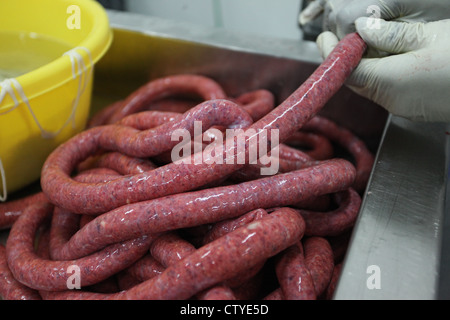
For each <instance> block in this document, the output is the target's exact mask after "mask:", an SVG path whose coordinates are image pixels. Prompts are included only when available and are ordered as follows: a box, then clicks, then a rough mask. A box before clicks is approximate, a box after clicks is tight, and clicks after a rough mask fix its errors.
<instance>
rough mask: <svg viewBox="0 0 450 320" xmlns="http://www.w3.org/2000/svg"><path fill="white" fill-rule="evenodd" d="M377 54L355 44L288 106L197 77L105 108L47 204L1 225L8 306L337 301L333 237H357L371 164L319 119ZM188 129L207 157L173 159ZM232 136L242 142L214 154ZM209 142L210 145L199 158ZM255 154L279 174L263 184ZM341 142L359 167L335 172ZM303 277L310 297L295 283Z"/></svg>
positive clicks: (36, 200) (47, 173) (73, 143)
mask: <svg viewBox="0 0 450 320" xmlns="http://www.w3.org/2000/svg"><path fill="white" fill-rule="evenodd" d="M364 50H365V44H364V42H363V41H362V40H361V38H360V37H359V36H358V35H357V34H350V35H348V36H347V37H346V38H344V39H343V40H342V41H341V42H340V43H339V44H338V45H337V46H336V48H335V49H334V51H333V52H332V53H331V54H330V55H329V57H328V58H327V60H325V61H324V62H323V64H321V65H320V66H319V67H318V68H317V70H316V71H315V72H314V73H313V74H312V75H311V76H310V78H308V80H307V81H306V82H305V83H303V84H302V85H301V86H300V87H299V88H298V89H297V90H296V91H295V92H293V93H292V94H291V96H289V97H288V98H287V99H286V100H285V101H283V102H282V103H281V104H279V105H278V106H275V98H274V96H273V95H272V94H271V93H270V92H269V91H267V90H265V89H261V90H254V91H251V92H246V93H243V94H241V95H240V96H238V97H229V96H227V94H226V92H225V91H224V90H223V89H222V87H221V86H220V85H219V84H218V83H216V82H215V81H214V80H212V79H210V78H207V77H205V76H200V75H186V74H185V75H172V76H169V77H166V78H161V79H156V80H153V81H150V82H149V83H147V84H145V85H143V86H142V87H140V88H139V89H137V90H136V91H135V92H133V93H132V94H131V95H130V96H129V97H127V98H125V99H123V100H121V101H118V102H116V103H114V104H112V105H111V106H109V107H106V108H104V109H103V110H102V111H101V112H99V113H98V114H97V115H95V116H94V117H93V118H92V119H91V121H90V122H89V124H88V128H87V129H86V130H85V131H83V132H82V133H80V134H78V135H76V136H74V137H73V138H72V139H70V140H68V141H67V142H65V143H63V144H61V145H60V146H59V147H58V148H57V149H56V150H54V151H53V152H52V153H51V155H50V156H49V157H48V158H47V160H46V162H45V164H44V166H43V168H42V174H41V187H42V192H40V193H38V194H37V195H32V196H29V197H26V198H24V199H23V200H22V201H19V202H17V203H14V204H10V205H9V204H8V203H6V204H4V205H8V208H7V209H5V210H4V211H6V210H8V212H14V218H10V219H8V220H6V219H4V220H3V221H5V222H4V225H3V227H4V228H10V233H9V236H8V239H7V243H6V250H4V253H2V251H0V254H4V256H5V258H4V259H6V262H7V263H3V265H2V266H1V267H2V270H5V271H2V272H7V275H8V277H10V278H11V279H14V281H15V282H14V283H15V284H16V285H17V286H15V287H14V290H16V291H14V294H9V293H8V294H4V293H3V292H0V293H2V295H3V298H4V299H9V298H11V299H15V298H18V297H22V298H24V299H27V298H29V299H33V298H39V299H230V300H231V299H263V298H265V299H318V298H323V297H331V296H332V292H333V289H334V283H335V281H336V277H337V275H338V272H337V271H336V269H335V268H336V266H335V263H336V261H335V259H334V257H335V256H336V255H337V253H335V252H334V251H333V250H334V249H333V246H331V245H330V243H329V241H328V238H329V237H336V236H339V235H340V234H343V233H347V232H349V230H351V228H352V227H353V224H354V222H355V220H356V217H357V214H358V210H359V206H360V203H361V196H360V193H361V190H363V189H364V187H365V184H366V183H367V179H368V173H370V170H371V166H372V162H373V157H372V155H371V153H370V152H369V150H367V148H365V145H364V143H363V142H362V141H361V140H359V138H358V137H356V136H355V135H353V134H352V133H351V132H350V131H349V130H347V129H345V128H341V127H340V126H339V125H338V124H337V123H334V122H332V121H331V120H330V119H325V118H322V117H320V116H318V115H316V114H317V113H318V112H319V111H320V110H321V109H322V108H323V106H324V105H325V104H326V102H327V101H328V100H329V99H330V98H331V97H332V96H333V95H334V94H335V93H336V92H337V91H338V90H339V88H340V87H341V86H342V85H343V83H344V81H345V79H346V78H347V77H348V76H349V75H350V73H351V72H352V70H353V69H354V68H355V67H356V66H357V64H358V63H359V61H360V59H361V57H362V55H363V53H364ZM199 122H200V123H201V125H202V128H201V131H200V133H199V132H197V131H196V128H197V127H196V124H198V123H199ZM324 123H326V125H324ZM177 130H178V131H180V130H181V131H182V132H187V133H188V134H189V135H190V140H189V142H188V143H189V148H188V149H186V150H189V151H191V149H193V150H194V153H193V154H187V155H184V156H183V157H182V158H180V159H178V160H173V159H171V157H170V156H171V155H172V154H171V152H172V151H173V150H174V147H175V146H177V145H178V144H179V142H180V141H178V140H173V133H174V132H178V131H177ZM228 130H236V132H237V134H236V135H234V136H232V137H227V136H226V138H225V139H223V140H217V139H218V138H219V137H220V136H221V135H222V134H224V133H226V132H227V131H228ZM274 132H276V135H272V134H271V133H274ZM265 133H268V134H267V135H264V134H265ZM199 136H201V137H207V139H206V141H201V143H200V144H195V140H196V138H197V137H199ZM263 138H264V139H263ZM213 140H214V143H213V142H212V141H213ZM217 141H218V142H217ZM254 141H256V142H257V143H258V147H264V148H265V149H266V151H267V155H268V159H270V161H276V163H277V164H278V170H277V171H276V172H273V173H272V174H270V175H264V174H262V173H261V172H262V171H261V169H263V168H267V163H265V162H264V161H262V158H259V156H257V157H255V155H254V154H252V152H251V146H252V143H253V142H254ZM285 142H286V143H285ZM288 143H292V144H290V145H288ZM334 143H338V144H341V145H342V146H343V147H345V148H346V149H347V150H348V153H349V155H350V156H353V160H354V162H353V163H352V162H351V161H350V160H344V159H340V158H333V150H332V149H333V144H334ZM303 145H306V146H308V147H310V149H311V148H312V149H313V150H301V147H299V146H303ZM197 147H200V149H196V148H197ZM277 148H279V153H278V154H277V153H276V150H277ZM241 156H243V159H245V161H244V162H240V161H238V160H239V159H241ZM199 159H200V160H201V161H198V160H199ZM212 159H214V161H211V160H212ZM4 207H6V206H4ZM1 213H2V208H1V207H0V214H1ZM0 221H2V220H0ZM42 230H47V231H48V232H47V233H45V236H43V232H42ZM36 241H37V242H38V243H39V250H38V251H36V249H35V243H36ZM3 261H5V260H3ZM274 266H275V269H276V270H272V271H270V272H268V268H272V267H274ZM5 274H6V273H5ZM267 274H272V275H273V279H271V281H268V282H266V280H264V275H267ZM298 277H302V281H303V282H302V283H304V287H302V290H301V291H299V290H298V288H295V285H292V283H290V280H292V279H295V278H298ZM71 281H73V282H71ZM75 284H78V286H76V285H75ZM96 288H98V289H96ZM100 288H104V289H100ZM106 288H108V289H106ZM101 290H103V291H101ZM106 291H107V292H106ZM8 292H12V291H8Z"/></svg>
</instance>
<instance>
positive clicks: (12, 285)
mask: <svg viewBox="0 0 450 320" xmlns="http://www.w3.org/2000/svg"><path fill="white" fill-rule="evenodd" d="M0 299H3V300H41V299H42V298H41V296H40V295H39V292H38V291H37V290H34V289H31V288H29V287H27V286H25V285H23V284H22V283H20V282H19V281H17V280H16V279H15V277H14V275H13V274H12V273H11V271H10V270H9V267H8V263H7V262H6V249H5V246H3V245H2V244H0Z"/></svg>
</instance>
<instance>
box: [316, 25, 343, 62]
mask: <svg viewBox="0 0 450 320" xmlns="http://www.w3.org/2000/svg"><path fill="white" fill-rule="evenodd" d="M338 42H339V39H338V38H337V37H336V35H335V34H334V33H333V32H331V31H324V32H322V33H321V34H319V35H318V36H317V39H316V44H317V48H318V49H319V52H320V54H321V56H322V58H323V59H325V58H326V57H328V55H329V54H330V53H331V51H332V50H333V49H334V47H336V45H337V44H338Z"/></svg>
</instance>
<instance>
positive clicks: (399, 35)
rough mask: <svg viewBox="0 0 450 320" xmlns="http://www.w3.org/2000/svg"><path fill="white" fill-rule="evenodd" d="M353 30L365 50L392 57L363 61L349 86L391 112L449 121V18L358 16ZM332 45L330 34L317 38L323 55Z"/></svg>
mask: <svg viewBox="0 0 450 320" xmlns="http://www.w3.org/2000/svg"><path fill="white" fill-rule="evenodd" d="M411 2H414V1H411ZM374 23H375V24H374ZM374 25H376V26H377V27H376V28H375V27H373V26H374ZM355 26H356V31H357V32H358V33H359V34H360V36H361V37H362V38H363V39H364V41H365V42H366V43H367V44H368V46H369V47H374V48H377V49H379V50H382V51H385V52H387V53H391V54H392V55H389V56H385V57H381V58H363V59H362V60H361V62H360V64H359V66H358V67H357V68H356V69H355V70H354V72H353V73H352V75H351V76H350V78H348V81H347V83H346V84H347V85H348V87H350V88H351V89H352V90H353V91H355V92H356V93H358V94H360V95H362V96H364V97H366V98H368V99H370V100H372V101H374V102H376V103H377V104H379V105H381V106H382V107H384V108H386V110H388V111H389V112H391V113H392V114H395V115H398V116H402V117H405V118H408V119H411V120H418V121H436V122H450V56H449V55H450V53H449V52H450V32H449V30H450V19H449V20H442V21H436V22H428V23H422V22H417V23H406V22H396V21H389V22H388V21H385V20H381V19H377V20H375V21H373V20H372V21H370V20H369V19H368V18H358V19H357V20H356V21H355ZM337 42H338V38H337V36H336V35H335V34H334V33H332V32H328V31H327V32H323V33H322V34H320V35H319V37H318V38H317V45H318V47H319V50H320V51H321V53H322V56H323V57H326V56H328V54H329V53H330V52H331V50H332V49H333V48H334V46H335V45H336V44H337Z"/></svg>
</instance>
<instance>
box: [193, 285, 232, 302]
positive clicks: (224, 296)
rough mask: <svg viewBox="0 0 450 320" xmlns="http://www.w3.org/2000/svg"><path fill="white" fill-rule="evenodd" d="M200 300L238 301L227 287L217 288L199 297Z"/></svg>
mask: <svg viewBox="0 0 450 320" xmlns="http://www.w3.org/2000/svg"><path fill="white" fill-rule="evenodd" d="M197 299H199V300H236V296H235V295H234V292H233V290H231V289H230V288H229V287H227V286H225V285H220V286H215V287H213V288H211V289H207V290H205V291H204V292H202V293H200V294H198V295H197Z"/></svg>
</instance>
